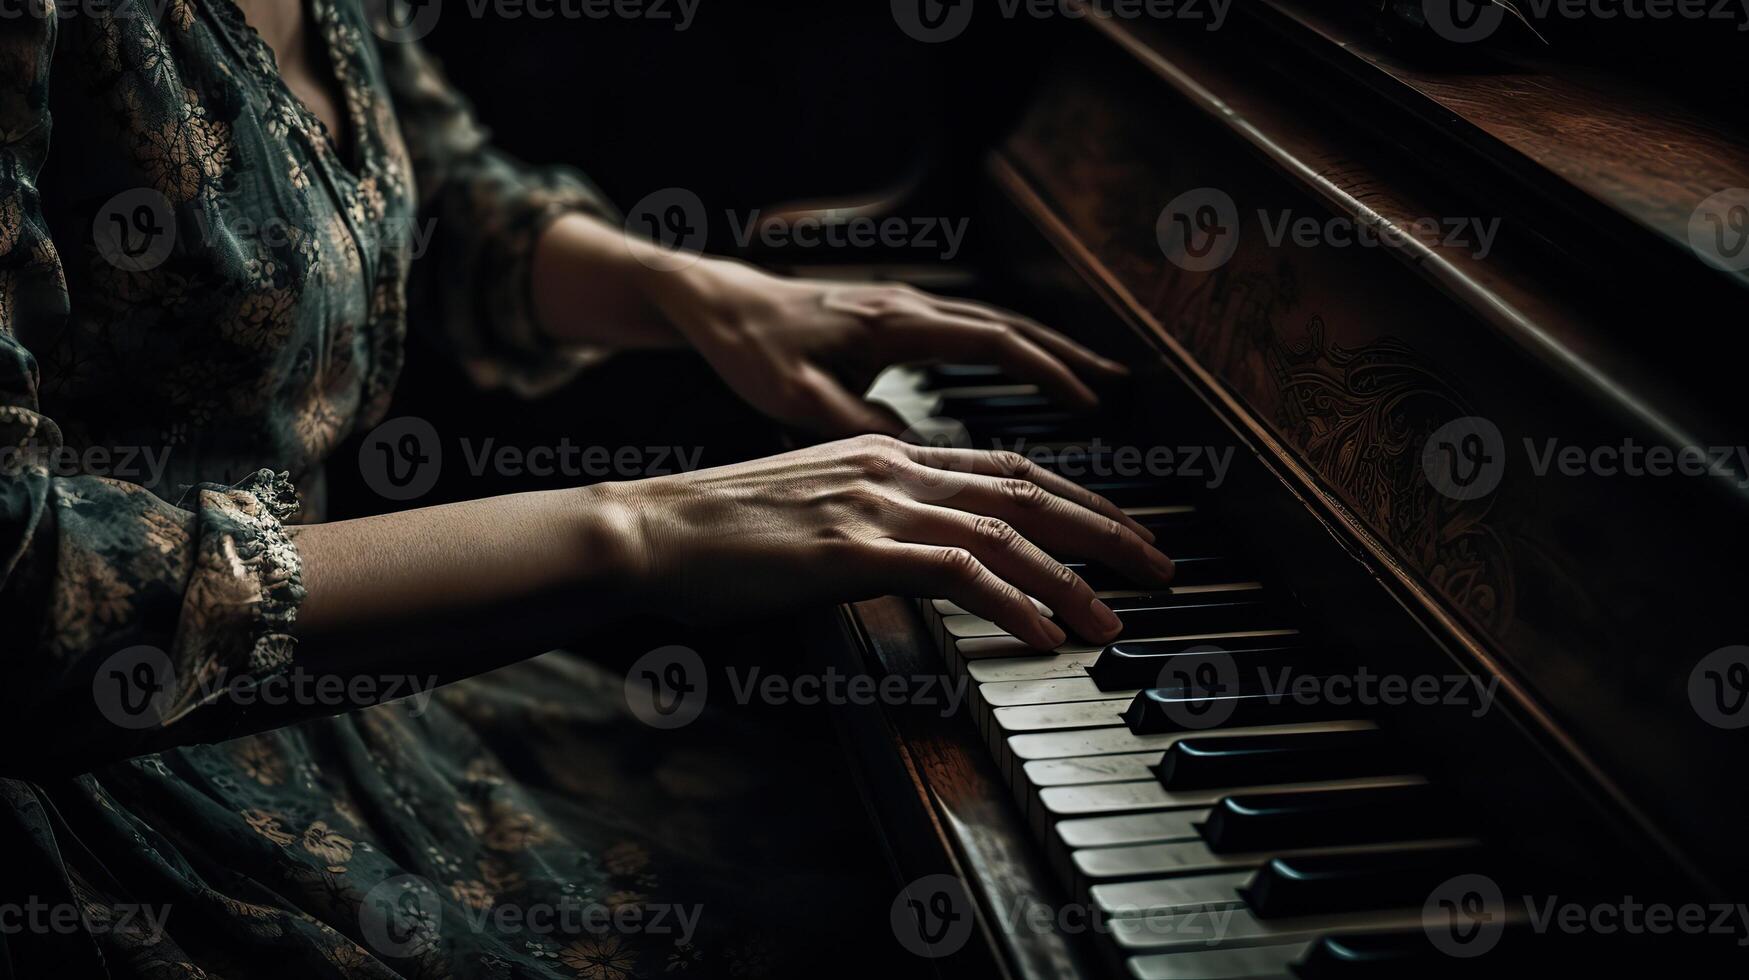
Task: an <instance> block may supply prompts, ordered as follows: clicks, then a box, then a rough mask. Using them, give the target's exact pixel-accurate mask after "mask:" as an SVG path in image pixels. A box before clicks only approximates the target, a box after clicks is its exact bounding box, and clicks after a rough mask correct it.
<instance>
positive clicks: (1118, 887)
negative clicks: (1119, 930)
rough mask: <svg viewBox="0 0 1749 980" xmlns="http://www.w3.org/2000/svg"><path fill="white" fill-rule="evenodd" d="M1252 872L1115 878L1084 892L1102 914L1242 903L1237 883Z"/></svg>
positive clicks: (1176, 911) (1165, 911)
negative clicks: (1142, 879)
mask: <svg viewBox="0 0 1749 980" xmlns="http://www.w3.org/2000/svg"><path fill="white" fill-rule="evenodd" d="M1252 874H1253V872H1252V871H1251V869H1249V868H1246V869H1244V870H1241V871H1221V872H1216V873H1215V874H1207V875H1189V876H1184V877H1178V878H1151V879H1148V880H1146V881H1118V882H1111V883H1109V884H1104V885H1094V886H1093V887H1092V888H1089V889H1088V890H1087V892H1088V894H1089V895H1091V896H1092V898H1093V906H1094V907H1095V908H1097V909H1098V910H1099V911H1100V912H1101V913H1103V914H1105V915H1109V916H1131V915H1176V914H1180V913H1184V912H1195V911H1197V910H1199V909H1217V908H1228V907H1235V908H1236V907H1239V906H1243V905H1244V904H1245V900H1244V899H1243V898H1240V897H1239V886H1241V885H1243V884H1245V883H1246V882H1248V881H1250V880H1251V876H1252Z"/></svg>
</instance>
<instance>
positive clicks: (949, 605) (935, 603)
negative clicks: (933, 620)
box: [929, 596, 1056, 617]
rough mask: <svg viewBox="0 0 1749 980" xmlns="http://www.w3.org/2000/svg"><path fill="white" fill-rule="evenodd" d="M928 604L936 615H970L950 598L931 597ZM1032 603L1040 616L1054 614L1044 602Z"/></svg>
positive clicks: (1034, 601) (1034, 600) (1036, 601)
mask: <svg viewBox="0 0 1749 980" xmlns="http://www.w3.org/2000/svg"><path fill="white" fill-rule="evenodd" d="M1027 598H1029V599H1030V598H1032V597H1031V596H1028V597H1027ZM929 605H930V607H931V608H933V609H934V610H935V614H936V615H937V616H969V615H971V613H970V612H969V611H968V610H967V609H966V607H964V606H962V605H960V604H959V603H957V602H955V601H953V600H952V599H931V600H929ZM1032 605H1033V608H1035V609H1037V610H1038V612H1039V615H1041V616H1047V617H1048V616H1055V615H1056V613H1054V612H1052V611H1051V607H1050V606H1047V605H1045V604H1044V603H1042V602H1040V601H1038V600H1037V599H1033V600H1032Z"/></svg>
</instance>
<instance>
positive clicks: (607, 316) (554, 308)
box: [530, 213, 1124, 435]
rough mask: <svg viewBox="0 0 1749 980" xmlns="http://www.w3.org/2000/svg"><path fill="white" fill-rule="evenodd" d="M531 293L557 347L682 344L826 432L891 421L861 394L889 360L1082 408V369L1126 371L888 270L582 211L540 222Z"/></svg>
mask: <svg viewBox="0 0 1749 980" xmlns="http://www.w3.org/2000/svg"><path fill="white" fill-rule="evenodd" d="M530 292H531V293H532V300H531V305H532V307H533V312H534V317H535V320H536V322H537V323H538V325H539V329H541V330H543V331H544V332H545V333H546V334H547V335H548V336H549V337H551V338H552V339H553V341H554V342H555V343H557V344H558V345H560V346H575V347H608V348H647V347H674V346H681V345H686V346H691V347H693V348H695V349H697V350H698V352H699V353H700V354H701V355H703V356H704V358H705V359H706V360H708V361H710V362H711V365H712V366H713V367H715V368H716V369H717V373H718V374H719V375H721V376H722V378H723V380H724V381H725V382H727V383H728V385H729V386H730V387H731V388H733V389H734V390H735V391H736V393H737V394H739V395H740V396H741V397H742V398H743V399H745V400H746V401H747V402H748V403H749V404H751V405H753V406H754V407H755V408H758V409H759V410H761V411H763V412H764V413H765V414H767V415H770V416H771V417H773V418H776V419H779V420H781V421H783V422H787V423H790V424H792V425H796V426H799V427H802V428H807V429H812V430H814V431H817V432H822V433H825V434H828V435H853V434H857V433H863V432H884V433H887V434H896V433H898V432H899V431H900V430H901V429H902V427H903V426H902V424H901V423H899V421H898V420H897V419H895V418H894V417H892V415H891V414H890V413H889V412H887V411H885V410H884V409H883V408H882V407H880V406H877V405H873V404H870V403H869V402H867V401H865V400H863V398H862V392H863V390H864V389H866V388H867V386H868V384H869V382H870V381H872V380H873V379H874V376H875V375H876V374H877V373H879V371H880V370H881V369H882V368H885V367H887V366H888V365H891V364H898V363H905V362H912V361H932V360H944V359H945V360H961V361H972V362H993V363H996V364H1000V365H1001V366H1002V367H1004V368H1005V369H1007V370H1008V372H1009V373H1010V374H1013V375H1014V376H1015V377H1018V378H1022V379H1025V380H1028V381H1032V382H1035V383H1036V384H1038V385H1039V386H1040V387H1041V388H1043V389H1045V390H1046V391H1048V392H1050V393H1052V394H1054V395H1056V396H1057V397H1058V398H1060V399H1061V400H1062V401H1063V402H1064V403H1065V404H1068V405H1074V406H1083V407H1090V406H1092V405H1093V404H1095V403H1096V402H1097V401H1098V398H1097V396H1096V395H1095V394H1094V391H1093V389H1092V388H1091V387H1089V381H1098V380H1099V379H1102V378H1110V377H1113V376H1116V375H1121V374H1123V373H1124V368H1123V366H1122V365H1120V364H1118V363H1116V362H1114V361H1111V360H1108V359H1106V358H1103V357H1100V356H1099V355H1097V354H1095V353H1093V352H1092V351H1090V350H1088V349H1087V348H1085V347H1082V346H1081V345H1080V344H1077V343H1075V342H1074V341H1072V340H1070V339H1068V338H1067V337H1064V336H1063V335H1061V334H1059V333H1057V332H1056V331H1054V330H1051V329H1049V328H1048V327H1045V326H1043V325H1041V324H1038V323H1035V322H1033V321H1031V320H1028V319H1027V318H1025V317H1022V316H1019V315H1017V314H1014V313H1010V312H1008V311H1006V310H1002V309H998V308H996V307H992V306H986V305H984V304H981V303H974V302H969V301H965V300H952V299H946V298H943V297H939V296H932V295H930V294H928V293H924V292H921V291H919V290H916V289H912V288H910V287H908V286H903V285H897V284H890V283H851V282H831V281H823V280H812V279H789V278H784V277H781V276H774V275H771V274H769V273H766V272H763V271H761V270H759V269H757V268H754V267H753V266H750V265H748V264H746V263H744V262H737V261H732V260H727V259H720V258H711V257H708V256H691V255H683V254H680V253H676V252H672V251H668V250H665V249H662V248H660V247H658V246H656V245H655V244H653V243H651V242H648V241H645V240H643V239H640V238H638V237H636V236H634V235H629V234H627V233H626V232H625V231H623V230H621V229H619V228H616V227H614V226H612V225H609V224H606V223H605V222H603V221H601V220H600V219H598V218H595V217H591V216H586V215H583V214H580V213H572V214H567V215H564V216H562V217H559V218H557V219H555V220H554V221H553V222H552V223H551V224H550V225H549V226H548V227H547V228H546V230H545V231H544V233H543V234H542V235H541V237H540V239H539V240H538V242H537V243H536V245H535V248H534V255H533V257H532V261H531V273H530Z"/></svg>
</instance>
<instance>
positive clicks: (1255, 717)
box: [1123, 688, 1354, 735]
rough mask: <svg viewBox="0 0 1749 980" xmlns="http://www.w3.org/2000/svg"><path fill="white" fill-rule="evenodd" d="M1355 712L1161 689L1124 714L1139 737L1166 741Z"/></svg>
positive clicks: (1286, 700) (1266, 697)
mask: <svg viewBox="0 0 1749 980" xmlns="http://www.w3.org/2000/svg"><path fill="white" fill-rule="evenodd" d="M1353 711H1354V709H1353V708H1351V707H1348V708H1344V707H1338V706H1334V705H1330V704H1327V703H1325V702H1323V701H1311V700H1302V699H1299V698H1293V697H1281V696H1277V695H1275V694H1272V693H1270V692H1266V691H1250V692H1242V693H1210V692H1209V690H1208V689H1207V688H1203V689H1201V690H1197V689H1191V690H1186V689H1184V688H1175V689H1160V688H1157V689H1153V690H1147V691H1142V692H1141V693H1139V694H1137V695H1136V697H1135V700H1133V701H1131V702H1130V706H1129V707H1128V708H1126V709H1125V710H1124V713H1123V721H1124V724H1125V725H1127V726H1129V729H1130V731H1131V732H1133V733H1135V734H1137V735H1162V734H1167V733H1170V732H1196V731H1206V730H1208V729H1212V728H1221V727H1226V728H1237V727H1241V726H1246V725H1287V724H1294V723H1298V722H1303V721H1330V720H1334V719H1336V718H1340V717H1342V716H1344V715H1349V714H1352V713H1353Z"/></svg>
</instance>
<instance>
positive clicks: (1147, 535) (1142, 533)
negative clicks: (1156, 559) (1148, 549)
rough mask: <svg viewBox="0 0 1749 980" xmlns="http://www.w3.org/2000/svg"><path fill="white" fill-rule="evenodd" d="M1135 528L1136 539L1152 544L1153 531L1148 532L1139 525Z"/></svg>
mask: <svg viewBox="0 0 1749 980" xmlns="http://www.w3.org/2000/svg"><path fill="white" fill-rule="evenodd" d="M1135 527H1136V536H1137V537H1139V538H1141V539H1142V540H1143V541H1146V542H1148V543H1149V544H1153V543H1154V532H1153V531H1150V530H1148V529H1147V528H1145V527H1143V526H1142V525H1140V524H1137V525H1136V526H1135Z"/></svg>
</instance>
